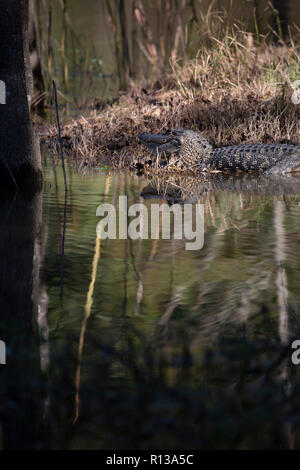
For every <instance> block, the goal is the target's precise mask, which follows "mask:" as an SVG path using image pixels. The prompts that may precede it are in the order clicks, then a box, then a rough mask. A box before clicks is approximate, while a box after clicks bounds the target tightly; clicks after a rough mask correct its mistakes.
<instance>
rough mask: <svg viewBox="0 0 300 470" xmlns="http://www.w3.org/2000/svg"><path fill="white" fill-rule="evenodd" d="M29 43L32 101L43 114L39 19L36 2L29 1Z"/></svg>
mask: <svg viewBox="0 0 300 470" xmlns="http://www.w3.org/2000/svg"><path fill="white" fill-rule="evenodd" d="M28 43H29V53H30V64H31V69H32V75H33V101H31V105H32V107H34V108H37V109H38V111H40V112H41V113H42V112H43V109H44V105H45V83H44V78H43V73H42V64H41V57H40V51H39V48H38V41H37V19H36V13H35V8H34V0H29V21H28Z"/></svg>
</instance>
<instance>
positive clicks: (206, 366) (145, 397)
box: [0, 159, 300, 449]
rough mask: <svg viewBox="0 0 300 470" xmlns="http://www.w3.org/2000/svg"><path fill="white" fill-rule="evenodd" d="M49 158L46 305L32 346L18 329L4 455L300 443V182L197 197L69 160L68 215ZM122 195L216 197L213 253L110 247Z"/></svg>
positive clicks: (43, 269) (143, 245) (251, 184)
mask: <svg viewBox="0 0 300 470" xmlns="http://www.w3.org/2000/svg"><path fill="white" fill-rule="evenodd" d="M45 163H46V165H45V185H44V190H43V200H42V213H41V214H42V226H41V230H39V231H38V232H37V237H36V239H35V242H34V247H33V248H34V253H35V262H34V270H33V273H34V279H35V280H34V283H33V298H36V299H37V305H38V311H37V313H36V314H33V318H32V319H31V320H32V321H31V322H30V324H33V325H35V326H34V327H32V328H31V327H27V329H26V328H25V329H24V331H23V330H22V338H23V339H24V341H23V340H22V341H23V342H21V341H19V340H18V338H19V336H18V338H17V335H18V334H19V333H18V332H19V330H18V328H19V326H18V325H20V324H21V323H20V322H22V316H21V317H20V318H21V320H20V322H19V323H18V325H16V324H15V323H14V322H12V320H11V319H10V320H9V325H10V328H11V332H10V336H9V335H8V336H7V337H8V338H9V341H10V342H11V341H14V344H17V349H15V350H14V349H10V344H8V351H7V364H6V365H5V366H1V368H2V370H1V372H3V371H4V373H5V374H6V375H5V377H3V379H4V380H2V382H1V393H2V401H1V404H2V406H1V410H2V411H1V416H2V418H1V422H2V446H3V447H4V448H52V449H54V448H55V449H56V448H59V449H150V448H152V449H154V448H156V449H157V448H160V449H183V448H189V449H191V448H193V449H201V448H205V449H207V448H233V449H237V448H299V444H300V440H299V431H298V421H299V416H300V415H299V400H298V391H299V384H300V382H299V370H300V369H299V368H298V367H297V366H295V365H293V364H292V362H291V354H292V352H293V350H292V349H291V342H292V341H293V340H294V339H297V338H299V339H300V328H299V326H300V325H299V287H300V256H299V255H300V227H299V220H300V218H299V217H300V180H298V179H296V178H291V179H288V178H287V179H285V178H281V180H280V181H277V182H275V183H274V182H273V183H272V181H269V182H268V181H264V180H263V179H259V178H258V177H250V178H246V179H243V178H238V177H237V179H234V180H232V179H230V178H227V179H220V177H219V178H215V179H212V180H211V181H210V180H206V181H203V182H201V183H200V182H199V181H198V182H194V185H193V187H192V189H191V186H189V185H188V184H187V183H186V184H185V187H184V191H183V192H182V191H180V190H178V187H177V186H176V185H175V182H174V181H170V182H169V183H168V185H167V186H164V187H162V186H161V185H159V181H158V180H157V179H154V180H151V179H149V178H146V177H144V176H137V175H133V174H126V173H124V174H114V173H112V172H108V171H106V170H105V169H101V168H98V169H95V170H93V172H90V171H88V172H87V173H86V174H84V173H82V172H81V173H79V172H77V171H76V169H75V168H73V167H72V166H71V165H69V166H68V168H67V177H68V195H67V205H66V206H65V198H64V186H63V177H62V172H61V168H60V167H59V166H54V165H53V163H52V162H51V159H47V160H45ZM189 184H190V185H191V182H190V183H189ZM189 188H190V189H189ZM120 195H127V196H128V204H129V205H130V204H133V203H141V202H142V203H143V204H145V205H146V207H148V208H150V205H151V204H152V203H157V202H160V203H162V204H168V203H169V204H170V203H172V202H178V201H179V202H182V201H180V197H183V198H185V200H186V201H187V200H188V199H189V201H190V202H201V203H203V204H204V214H205V234H204V246H203V248H202V249H201V250H198V251H188V250H186V249H185V241H184V240H174V239H171V240H162V239H159V240H151V239H149V240H136V241H133V240H129V239H128V240H118V239H117V240H99V239H98V238H97V236H96V226H97V224H98V222H99V217H97V216H96V210H97V207H98V206H99V205H100V204H102V203H103V202H108V203H113V204H115V205H116V207H117V204H118V198H119V196H120ZM158 196H159V197H161V199H160V200H159V199H157V197H158ZM9 207H11V204H10V205H9ZM13 207H15V206H13ZM3 210H4V209H3ZM9 210H10V212H9V214H11V211H12V210H14V209H9ZM36 210H37V209H36V208H35V209H34V211H35V212H34V214H35V215H36ZM5 211H6V214H8V209H7V207H5ZM23 211H24V209H23ZM6 217H8V216H7V215H6ZM5 220H7V219H5V217H3V218H2V224H1V227H2V230H5V223H6V222H5ZM10 224H12V227H13V228H14V225H13V224H17V221H16V220H14V221H13V222H10ZM15 228H16V229H18V230H19V231H20V227H19V226H17V225H16V227H15ZM24 231H25V232H26V226H25V227H24ZM25 232H24V233H25ZM63 236H64V237H65V242H64V256H63V258H62V240H63ZM37 253H38V254H39V255H38V258H37ZM36 259H38V261H39V262H38V266H36ZM62 274H63V278H62ZM35 315H37V317H35ZM16 318H17V317H16ZM4 319H5V316H4V317H2V322H1V325H0V326H1V332H4V333H3V334H7V333H5V332H7V328H8V326H7V325H6V326H4V324H3V321H4ZM27 326H28V325H27ZM0 337H1V336H0ZM2 337H3V335H2ZM28 345H29V346H28ZM14 351H18V355H19V356H18V360H17V361H16V358H14V357H13V354H14ZM12 364H13V365H12Z"/></svg>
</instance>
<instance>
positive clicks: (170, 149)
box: [138, 131, 181, 156]
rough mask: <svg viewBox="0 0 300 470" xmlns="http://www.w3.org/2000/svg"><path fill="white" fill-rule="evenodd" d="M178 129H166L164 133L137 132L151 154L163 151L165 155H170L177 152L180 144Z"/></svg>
mask: <svg viewBox="0 0 300 470" xmlns="http://www.w3.org/2000/svg"><path fill="white" fill-rule="evenodd" d="M179 133H180V131H172V132H171V131H168V132H166V133H165V134H150V133H148V132H142V134H139V136H138V137H139V139H140V141H141V142H142V144H143V145H145V146H146V147H147V148H148V149H149V150H150V151H151V152H152V153H153V155H157V154H158V153H159V154H161V153H163V154H164V155H166V156H171V155H173V154H174V153H176V152H178V149H179V147H180V145H181V143H180V140H179V138H178V135H180V134H179Z"/></svg>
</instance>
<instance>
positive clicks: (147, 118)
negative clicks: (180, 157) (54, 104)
mask: <svg viewBox="0 0 300 470" xmlns="http://www.w3.org/2000/svg"><path fill="white" fill-rule="evenodd" d="M171 65H172V70H173V72H172V73H171V74H169V75H168V76H166V77H162V78H161V79H160V80H158V81H156V82H155V83H153V84H150V85H148V86H144V88H142V86H141V85H138V84H136V85H134V86H132V87H131V90H129V92H128V93H127V94H125V95H123V96H121V97H120V99H119V100H118V102H117V103H115V104H113V105H110V106H106V107H105V109H103V110H102V111H100V112H97V111H92V112H91V114H90V116H89V117H87V118H83V117H82V118H81V119H79V120H77V121H73V122H72V123H69V124H67V125H65V126H64V128H63V131H62V135H63V138H64V142H65V148H66V149H67V150H68V151H69V153H70V154H72V156H74V157H75V158H77V159H78V160H80V161H81V162H84V163H88V164H89V165H94V164H99V163H106V164H107V163H109V164H112V165H113V166H118V167H125V166H130V165H131V164H132V162H133V160H134V159H136V158H140V157H142V156H143V155H146V154H147V151H146V150H145V149H143V148H142V147H141V146H140V145H139V143H138V139H137V135H138V134H139V133H140V132H142V131H148V132H160V131H165V130H167V129H168V128H172V127H178V126H180V127H184V128H192V129H198V130H200V131H202V132H203V133H204V134H205V135H206V137H207V138H208V140H209V141H210V142H211V143H212V144H213V145H215V146H221V145H228V144H240V143H248V142H260V143H267V142H275V143H282V142H286V143H294V144H300V132H299V131H300V120H299V118H300V105H295V104H293V103H292V100H291V95H292V93H293V89H292V87H291V83H292V82H293V81H294V80H296V79H299V77H300V73H299V72H300V61H299V46H296V45H295V44H294V42H293V41H291V42H290V43H289V44H283V43H281V44H280V45H277V46H275V45H267V44H266V43H265V42H264V41H262V42H261V44H260V45H259V46H257V45H254V40H253V36H252V35H251V34H249V33H245V32H241V31H235V32H234V34H231V35H230V34H228V35H227V36H226V37H225V38H224V39H223V41H219V40H218V39H216V40H215V46H214V47H211V48H209V49H207V48H206V49H202V50H200V51H199V53H198V55H197V58H196V59H194V60H189V61H184V62H183V61H181V60H177V61H173V62H172V64H171ZM49 137H50V141H51V142H52V143H54V145H55V137H56V129H55V127H51V128H50V129H49Z"/></svg>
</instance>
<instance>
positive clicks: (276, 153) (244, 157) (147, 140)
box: [139, 129, 300, 175]
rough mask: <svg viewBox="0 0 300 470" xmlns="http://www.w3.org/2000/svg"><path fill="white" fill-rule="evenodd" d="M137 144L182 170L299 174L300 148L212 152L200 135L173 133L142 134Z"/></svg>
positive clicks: (239, 148)
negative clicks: (141, 144) (140, 143)
mask: <svg viewBox="0 0 300 470" xmlns="http://www.w3.org/2000/svg"><path fill="white" fill-rule="evenodd" d="M139 139H140V141H141V142H142V143H143V144H144V145H145V146H146V147H147V148H148V149H149V150H151V152H152V154H153V155H155V156H157V155H160V156H162V157H163V158H165V160H166V161H167V162H168V164H169V165H174V166H176V167H177V168H178V167H179V168H182V169H185V168H186V169H194V170H198V171H202V172H204V171H207V172H212V171H221V172H239V171H240V172H251V171H256V172H257V171H259V172H264V174H265V175H276V174H284V173H290V172H300V146H297V145H289V144H241V145H233V146H227V147H220V148H213V147H212V146H211V145H210V144H209V143H208V142H207V140H206V139H205V138H204V137H203V136H202V135H201V133H199V132H195V131H191V130H184V129H173V130H169V131H167V132H166V133H165V134H149V133H145V132H144V133H142V134H140V135H139Z"/></svg>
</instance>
